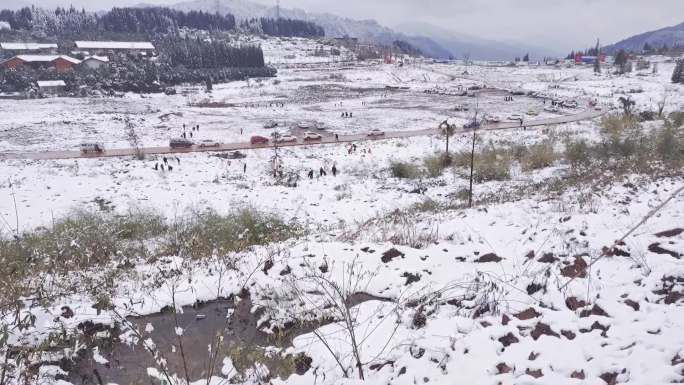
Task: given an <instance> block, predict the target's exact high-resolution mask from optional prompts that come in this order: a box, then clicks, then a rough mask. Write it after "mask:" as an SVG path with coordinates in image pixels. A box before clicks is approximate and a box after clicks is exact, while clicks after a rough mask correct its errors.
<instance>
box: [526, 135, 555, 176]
mask: <svg viewBox="0 0 684 385" xmlns="http://www.w3.org/2000/svg"><path fill="white" fill-rule="evenodd" d="M555 160H556V153H555V151H554V149H553V143H551V142H550V141H544V142H542V143H539V144H535V145H532V146H530V148H529V149H528V151H527V153H526V154H525V155H524V156H523V158H522V162H521V166H522V169H523V170H524V171H530V170H539V169H542V168H546V167H550V166H551V165H553V162H554V161H555Z"/></svg>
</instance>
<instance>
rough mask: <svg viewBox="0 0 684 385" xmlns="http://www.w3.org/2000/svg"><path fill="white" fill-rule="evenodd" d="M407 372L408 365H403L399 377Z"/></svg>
mask: <svg viewBox="0 0 684 385" xmlns="http://www.w3.org/2000/svg"><path fill="white" fill-rule="evenodd" d="M404 374H406V366H402V367H401V369H399V374H397V377H399V376H403V375H404Z"/></svg>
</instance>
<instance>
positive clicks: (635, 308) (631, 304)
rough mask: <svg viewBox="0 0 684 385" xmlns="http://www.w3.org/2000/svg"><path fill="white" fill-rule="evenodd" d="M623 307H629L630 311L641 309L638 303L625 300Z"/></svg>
mask: <svg viewBox="0 0 684 385" xmlns="http://www.w3.org/2000/svg"><path fill="white" fill-rule="evenodd" d="M625 305H627V306H629V307H631V308H632V309H634V311H639V309H640V308H641V307H640V306H639V302H636V301H632V300H631V299H626V300H625Z"/></svg>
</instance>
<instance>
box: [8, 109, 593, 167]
mask: <svg viewBox="0 0 684 385" xmlns="http://www.w3.org/2000/svg"><path fill="white" fill-rule="evenodd" d="M603 114H604V113H603V112H601V111H593V110H588V111H584V112H581V113H578V114H574V115H567V116H560V117H556V118H548V119H537V120H530V121H525V127H538V126H547V125H553V124H563V123H571V122H578V121H582V120H590V119H595V118H597V117H599V116H601V115H603ZM518 127H520V123H519V122H502V123H488V124H486V125H485V126H483V127H482V128H481V129H480V130H486V131H494V130H506V129H512V128H518ZM460 132H461V133H465V132H468V131H467V130H462V131H460ZM438 133H439V130H438V129H437V128H429V129H422V130H410V131H390V132H386V133H385V135H383V136H380V137H373V138H371V137H368V136H367V135H366V134H365V133H364V134H354V135H340V136H339V140H335V137H334V136H329V137H324V138H323V139H321V140H316V141H303V140H302V138H301V137H300V138H297V142H291V143H280V144H278V147H294V146H312V145H322V144H332V143H349V142H361V141H369V140H384V139H393V138H410V137H414V136H424V135H434V134H438ZM264 148H273V145H272V144H266V145H259V144H256V145H255V144H251V143H248V142H240V143H223V144H221V145H220V146H219V147H208V148H201V147H199V146H193V147H191V148H187V149H178V148H176V149H172V148H169V147H146V148H143V149H142V150H143V152H144V153H145V154H147V155H163V154H183V153H193V152H223V151H235V150H255V149H264ZM135 152H136V150H135V149H133V148H119V149H108V150H106V151H105V152H103V153H92V154H84V153H82V152H80V151H44V152H17V153H0V159H31V160H56V159H77V158H106V157H125V156H133V155H135Z"/></svg>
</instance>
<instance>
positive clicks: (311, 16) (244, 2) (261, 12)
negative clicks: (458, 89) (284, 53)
mask: <svg viewBox="0 0 684 385" xmlns="http://www.w3.org/2000/svg"><path fill="white" fill-rule="evenodd" d="M217 5H218V11H219V12H221V13H231V14H233V15H234V16H235V17H236V18H237V19H251V18H258V17H275V16H276V14H277V10H276V8H275V7H269V6H266V5H262V4H257V3H253V2H251V1H248V0H219V1H218V2H217V1H216V0H191V1H186V2H182V3H178V4H176V5H172V6H171V7H172V8H176V9H180V10H184V11H188V10H202V11H210V12H216V10H217ZM280 16H281V17H287V18H291V19H300V20H307V21H312V22H314V23H316V24H318V25H320V26H321V27H323V29H325V35H326V36H329V37H343V36H350V37H356V38H359V39H360V40H362V41H367V42H374V43H380V44H384V45H391V44H392V43H393V42H394V41H395V40H404V41H406V42H408V43H410V44H412V45H413V46H415V47H416V48H418V49H420V50H421V51H422V52H423V53H424V54H425V55H426V56H430V57H435V58H446V57H449V56H450V55H451V52H450V51H449V50H448V49H445V48H444V47H442V46H441V45H440V44H438V43H437V42H435V41H434V40H432V39H429V38H427V37H424V36H410V35H407V34H403V33H399V32H396V31H393V30H392V29H390V28H387V27H384V26H382V25H380V24H379V23H378V22H377V21H375V20H354V19H349V18H345V17H340V16H337V15H333V14H329V13H309V12H306V11H304V10H301V9H286V8H281V9H280Z"/></svg>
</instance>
